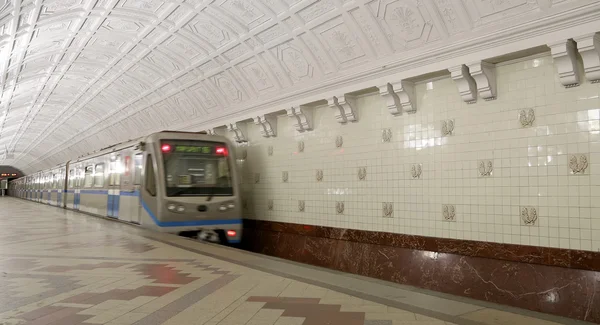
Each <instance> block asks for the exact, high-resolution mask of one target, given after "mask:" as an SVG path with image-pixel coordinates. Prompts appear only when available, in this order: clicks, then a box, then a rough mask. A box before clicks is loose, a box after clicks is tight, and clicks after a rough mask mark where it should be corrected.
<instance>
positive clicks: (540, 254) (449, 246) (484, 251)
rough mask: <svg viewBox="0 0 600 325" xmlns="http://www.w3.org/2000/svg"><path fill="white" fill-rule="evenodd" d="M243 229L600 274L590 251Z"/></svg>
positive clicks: (298, 228) (294, 227)
mask: <svg viewBox="0 0 600 325" xmlns="http://www.w3.org/2000/svg"><path fill="white" fill-rule="evenodd" d="M244 228H245V229H257V230H266V231H271V232H275V233H288V234H298V235H304V236H311V237H319V238H330V239H337V240H344V241H353V242H359V243H366V244H375V245H383V246H392V247H399V248H410V249H417V250H426V251H432V252H438V253H451V254H458V255H463V256H472V257H485V258H493V259H499V260H506V261H513V262H523V263H532V264H540V265H547V266H559V267H567V268H576V269H581V270H588V271H600V253H598V252H590V251H581V250H571V249H561V248H550V247H537V246H527V245H515V244H502V243H491V242H482V241H475V240H461V239H450V238H436V237H426V236H417V235H405V234H395V233H387V232H377V231H366V230H357V229H344V228H333V227H323V226H310V225H302V224H291V223H284V222H274V221H262V220H244Z"/></svg>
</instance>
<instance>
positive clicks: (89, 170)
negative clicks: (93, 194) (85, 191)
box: [83, 166, 94, 188]
mask: <svg viewBox="0 0 600 325" xmlns="http://www.w3.org/2000/svg"><path fill="white" fill-rule="evenodd" d="M93 173H94V166H87V167H85V179H84V181H83V187H85V188H89V187H92V185H94V177H92V174H93Z"/></svg>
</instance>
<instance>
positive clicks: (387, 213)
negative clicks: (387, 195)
mask: <svg viewBox="0 0 600 325" xmlns="http://www.w3.org/2000/svg"><path fill="white" fill-rule="evenodd" d="M381 210H382V211H381V212H382V213H383V217H384V218H392V217H393V216H394V204H393V203H392V202H383V206H382V209H381Z"/></svg>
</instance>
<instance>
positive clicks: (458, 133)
mask: <svg viewBox="0 0 600 325" xmlns="http://www.w3.org/2000/svg"><path fill="white" fill-rule="evenodd" d="M497 81H498V99H497V100H494V101H488V102H486V101H483V100H481V99H479V100H478V102H477V103H475V104H470V105H468V104H466V103H464V102H463V101H462V100H461V98H460V96H459V94H458V91H457V88H456V85H455V84H454V82H453V81H452V80H451V79H450V78H444V79H441V80H436V81H432V82H425V83H421V84H418V86H417V112H416V113H415V114H410V115H407V114H404V115H403V116H398V117H393V116H392V115H390V114H389V113H388V111H387V109H386V107H385V105H384V103H383V101H382V99H381V98H380V96H379V95H378V94H377V93H373V94H368V95H362V96H360V97H358V99H357V102H356V107H358V110H359V122H357V123H352V124H348V125H340V124H339V123H337V122H336V120H335V118H334V112H333V109H332V108H329V107H327V106H326V105H323V106H320V107H317V108H316V109H315V111H314V131H311V132H307V133H298V132H296V131H295V130H294V128H293V127H292V119H291V118H289V117H287V116H285V115H281V116H279V117H278V125H277V137H275V138H263V137H262V136H261V135H260V133H259V128H258V126H256V125H254V124H253V123H251V122H250V123H248V125H247V138H248V139H249V142H248V144H247V145H241V147H240V148H239V151H238V152H239V153H238V158H239V157H241V152H242V151H244V150H247V158H246V159H245V160H240V161H239V162H238V164H239V166H240V168H241V170H242V171H243V174H244V180H243V186H244V189H245V190H246V192H247V195H246V199H247V209H246V213H247V215H246V216H245V217H247V218H256V219H262V220H272V221H282V222H291V223H302V224H312V225H323V226H331V227H343V228H353V229H364V230H373V231H386V232H394V233H403V234H416V235H424V236H435V237H447V238H459V239H471V240H481V241H492V242H501V243H514V244H525V245H536V246H550V247H561V248H572V249H583V250H593V251H600V124H599V123H600V121H599V117H600V99H599V95H600V84H589V83H584V84H583V85H581V86H579V87H576V88H570V89H565V88H564V87H563V86H561V85H560V83H559V82H558V79H557V76H556V72H555V68H554V66H553V64H552V59H551V57H549V56H542V57H538V58H536V59H533V58H530V59H527V60H525V61H520V62H516V63H510V64H504V65H498V67H497ZM529 108H533V109H534V111H535V121H534V122H533V126H532V127H527V128H523V127H522V126H521V123H520V122H519V113H520V111H521V110H522V109H529ZM282 113H283V112H282ZM445 119H452V120H454V122H455V127H454V131H453V134H452V135H450V136H442V132H441V121H442V120H445ZM387 128H389V129H391V131H392V138H391V141H390V142H389V143H385V142H383V141H382V130H383V129H387ZM217 132H219V133H221V134H228V133H227V132H226V131H224V130H218V131H217ZM228 136H229V134H228ZM337 136H342V137H343V146H342V147H341V148H337V147H336V144H335V140H336V137H337ZM299 141H303V142H304V145H305V149H304V152H298V142H299ZM269 146H272V147H273V154H272V156H269V155H268V151H269V150H268V147H269ZM571 154H585V155H586V156H587V158H588V162H589V167H588V168H587V169H586V170H585V173H584V174H583V175H572V174H571V172H570V169H569V164H568V160H569V159H570V157H571V156H570V155H571ZM480 160H491V161H492V163H493V172H492V175H491V176H489V177H482V176H480V174H479V169H478V162H479V161H480ZM413 164H422V173H421V177H420V179H413V177H412V175H411V167H412V165H413ZM359 167H366V172H367V173H366V178H365V180H359V177H358V169H359ZM318 169H321V170H323V180H322V181H321V182H318V181H317V180H316V170H318ZM283 171H287V172H289V180H288V182H287V183H285V182H283V181H282V172H283ZM256 173H260V181H259V182H258V183H255V174H256ZM269 200H273V207H272V210H269V209H268V202H269ZM299 200H304V201H305V210H304V212H300V211H299V208H298V201H299ZM337 202H343V203H344V211H343V213H342V214H340V213H338V212H337V210H336V203H337ZM384 202H385V203H387V202H390V203H392V204H393V215H392V217H391V218H386V217H384V216H383V215H384V213H383V209H382V207H383V204H384ZM443 205H453V206H454V208H455V218H454V221H446V219H445V218H444V215H443ZM521 207H527V208H535V210H536V212H537V215H538V220H537V221H536V222H535V225H533V226H530V225H524V224H523V221H522V218H521Z"/></svg>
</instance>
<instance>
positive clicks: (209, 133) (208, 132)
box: [205, 129, 217, 135]
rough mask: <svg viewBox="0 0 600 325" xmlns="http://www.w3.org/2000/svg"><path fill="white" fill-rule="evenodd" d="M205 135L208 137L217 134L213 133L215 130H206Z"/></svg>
mask: <svg viewBox="0 0 600 325" xmlns="http://www.w3.org/2000/svg"><path fill="white" fill-rule="evenodd" d="M205 131H206V134H208V135H217V133H216V132H215V129H206V130H205Z"/></svg>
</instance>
